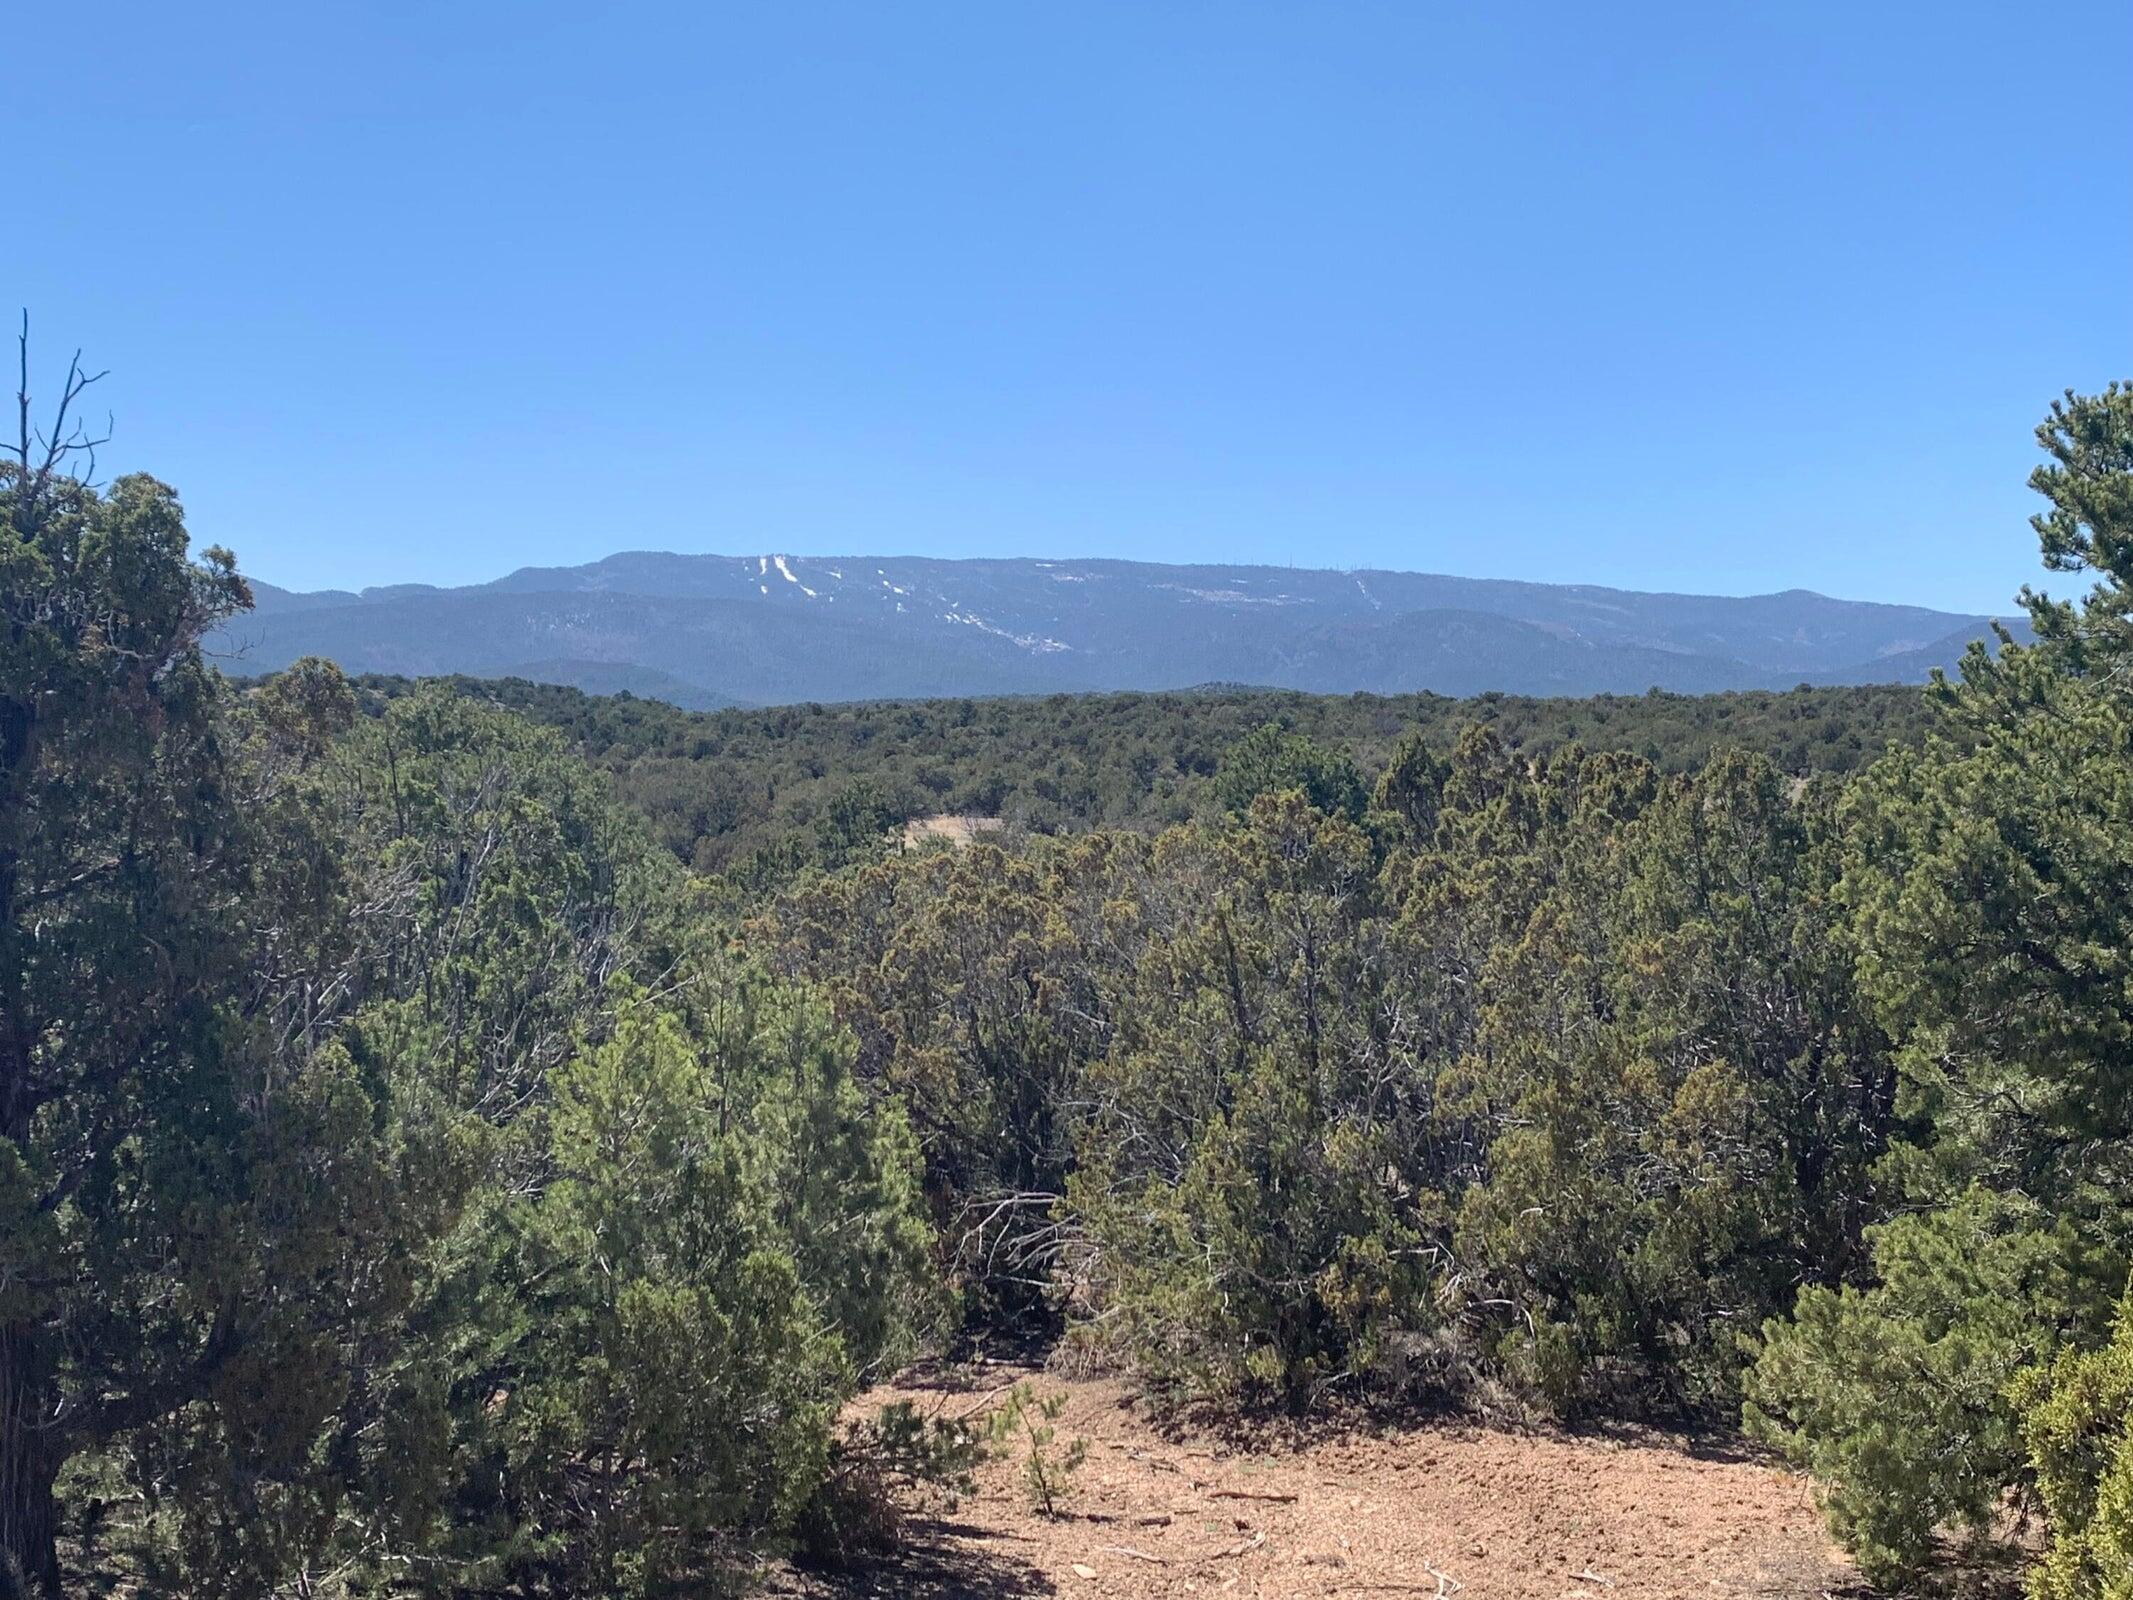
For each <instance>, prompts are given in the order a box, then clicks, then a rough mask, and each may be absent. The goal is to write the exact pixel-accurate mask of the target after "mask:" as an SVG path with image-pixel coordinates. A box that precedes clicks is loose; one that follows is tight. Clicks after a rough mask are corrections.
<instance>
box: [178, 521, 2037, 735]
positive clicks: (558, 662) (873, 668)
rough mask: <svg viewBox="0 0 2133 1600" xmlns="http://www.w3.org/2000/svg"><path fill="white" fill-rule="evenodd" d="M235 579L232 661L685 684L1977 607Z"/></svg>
mask: <svg viewBox="0 0 2133 1600" xmlns="http://www.w3.org/2000/svg"><path fill="white" fill-rule="evenodd" d="M253 589H254V593H255V596H256V598H257V601H258V605H257V609H256V610H255V611H253V612H252V613H250V614H249V615H247V616H245V617H241V618H238V619H236V620H235V621H233V622H232V623H230V624H229V625H228V626H227V627H226V628H225V629H223V630H222V631H221V633H220V634H218V635H217V636H216V638H215V639H214V640H213V641H211V643H212V645H213V647H214V648H215V649H216V650H217V652H218V653H219V654H220V655H221V656H222V658H223V664H224V665H225V667H227V668H228V669H229V670H232V671H236V672H264V671H270V670H273V669H276V668H279V667H282V666H286V665H287V664H288V663H289V662H291V661H294V660H296V659H297V658H298V657H300V656H305V655H323V656H329V657H331V658H332V659H334V660H336V661H338V662H340V664H341V665H342V666H343V667H344V668H346V669H347V670H349V671H351V672H391V673H401V674H407V675H431V674H442V673H467V674H472V675H477V676H487V677H498V676H514V677H525V678H531V679H534V680H535V681H538V682H547V683H563V684H569V685H571V686H573V687H577V688H583V689H588V690H591V691H593V692H596V693H612V692H615V691H616V690H620V689H627V690H629V691H630V692H632V693H636V694H640V695H645V696H649V697H653V698H658V699H663V700H671V701H674V702H676V703H678V704H682V705H686V706H690V707H693V708H709V707H716V706H722V705H731V704H736V703H740V704H783V703H791V702H800V701H818V700H871V699H884V698H918V697H927V696H962V695H970V696H977V695H994V694H1044V693H1055V692H1075V691H1085V690H1103V689H1174V688H1186V687H1191V686H1193V685H1196V684H1203V683H1211V682H1225V683H1238V684H1255V685H1262V686H1266V687H1272V688H1286V689H1303V690H1309V691H1313V692H1317V693H1353V692H1359V691H1368V692H1372V693H1379V694H1395V693H1405V692H1410V691H1415V690H1425V689H1426V690H1431V691H1434V692H1436V693H1439V694H1447V695H1469V694H1478V693H1482V692H1486V691H1489V690H1497V691H1501V692H1504V693H1508V694H1536V695H1587V694H1600V693H1615V694H1622V693H1641V692H1642V691H1643V690H1645V689H1648V688H1653V687H1658V688H1662V689H1670V690H1676V691H1680V692H1708V691H1713V690H1722V689H1750V688H1790V687H1792V686H1793V685H1794V684H1797V683H1801V682H1808V683H1826V684H1846V683H1890V682H1922V681H1923V680H1924V679H1925V678H1926V676H1927V675H1928V673H1929V672H1930V670H1931V669H1932V668H1933V667H1936V666H1939V667H1952V666H1953V665H1954V663H1955V662H1956V661H1957V660H1958V659H1960V657H1961V655H1962V652H1963V648H1964V647H1965V646H1966V645H1967V644H1968V642H1969V641H1970V640H1971V639H1973V638H1979V637H1989V636H1990V633H1991V624H1992V620H1993V619H1991V618H1989V617H1986V616H1982V615H1974V616H1965V615H1963V614H1960V613H1956V612H1946V611H1935V610H1930V609H1928V608H1925V607H1922V606H1904V605H1886V604H1880V603H1876V602H1871V601H1859V600H1835V599H1831V598H1829V597H1827V596H1825V595H1819V594H1814V593H1812V592H1810V591H1807V590H1803V589H1793V590H1787V591H1785V592H1784V593H1782V594H1768V595H1751V596H1746V597H1740V598H1733V597H1727V596H1719V595H1693V594H1659V593H1645V592H1640V591H1637V590H1628V589H1608V588H1600V587H1595V586H1592V585H1583V584H1547V583H1530V582H1521V581H1516V580H1510V579H1487V578H1453V577H1443V576H1438V575H1433V574H1428V573H1416V572H1392V571H1375V570H1364V571H1332V570H1322V569H1313V568H1290V567H1253V566H1213V565H1166V564H1161V563H1155V562H1132V561H1109V560H1103V561H1095V560H1091V561H1078V560H1056V561H1043V560H1035V559H1029V558H1021V557H1017V558H1007V559H981V560H944V559H937V558H931V557H912V556H794V555H778V554H763V555H748V556H730V555H675V554H671V553H666V552H660V551H625V552H622V553H619V554H616V555H612V556H608V557H606V558H604V559H602V560H599V561H594V562H591V563H588V564H587V565H584V566H579V567H523V568H520V569H519V570H518V571H516V572H513V573H511V574H509V575H508V576H506V577H503V578H499V579H497V580H496V581H495V582H493V583H486V584H476V585H471V586H468V587H465V588H455V589H443V588H432V587H430V586H427V585H422V584H395V585H391V586H389V587H385V588H377V589H366V590H364V591H363V592H361V593H360V594H357V593H351V592H348V591H345V590H324V591H319V592H316V593H308V594H307V593H297V592H293V591H290V590H286V589H279V588H276V587H275V586H273V585H271V584H265V583H255V584H254V585H253ZM2005 620H2007V621H2008V623H2009V626H2011V627H2013V628H2014V629H2015V631H2016V635H2017V637H2026V628H2024V627H2023V626H2022V625H2021V624H2019V623H2016V622H2014V621H2013V620H2012V619H2005Z"/></svg>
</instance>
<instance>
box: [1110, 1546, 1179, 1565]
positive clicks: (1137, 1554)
mask: <svg viewBox="0 0 2133 1600" xmlns="http://www.w3.org/2000/svg"><path fill="white" fill-rule="evenodd" d="M1097 1549H1099V1550H1101V1551H1102V1552H1103V1553H1104V1554H1105V1555H1107V1556H1131V1557H1132V1558H1133V1559H1134V1560H1135V1561H1145V1562H1147V1563H1148V1564H1149V1565H1150V1566H1156V1567H1167V1566H1169V1565H1170V1562H1169V1561H1168V1560H1167V1559H1165V1558H1164V1557H1162V1556H1152V1555H1150V1554H1149V1553H1148V1552H1147V1551H1145V1550H1136V1549H1134V1548H1133V1546H1131V1545H1130V1544H1104V1545H1098V1546H1097Z"/></svg>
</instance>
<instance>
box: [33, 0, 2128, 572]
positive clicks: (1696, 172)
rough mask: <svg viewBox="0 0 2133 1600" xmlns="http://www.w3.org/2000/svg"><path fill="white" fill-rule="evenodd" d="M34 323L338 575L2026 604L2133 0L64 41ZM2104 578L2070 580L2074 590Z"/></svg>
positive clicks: (714, 12)
mask: <svg viewBox="0 0 2133 1600" xmlns="http://www.w3.org/2000/svg"><path fill="white" fill-rule="evenodd" d="M8 35H9V41H10V53H11V56H12V57H13V59H14V60H15V61H16V62H17V63H18V66H17V67H16V68H15V69H11V70H10V71H9V72H8V74H7V85H8V86H7V90H6V92H5V96H4V103H0V121H4V123H5V124H6V127H5V132H6V136H7V137H6V144H7V148H8V149H9V151H10V153H11V156H12V157H13V161H12V165H13V168H14V173H15V177H14V182H13V183H12V184H11V185H10V193H11V195H12V197H13V198H12V199H11V200H10V201H9V202H8V205H7V207H6V209H5V215H6V217H7V222H6V231H7V234H8V236H9V237H8V244H7V248H6V250H5V253H4V255H0V303H4V304H6V305H7V306H9V307H12V306H15V305H27V306H28V307H29V308H30V311H31V315H32V319H33V332H34V333H35V335H36V341H37V343H36V355H37V357H38V370H39V371H40V372H41V373H42V374H44V375H45V376H46V377H47V379H48V380H49V378H50V377H51V375H52V374H53V371H54V367H55V365H56V364H61V363H63V360H64V356H65V354H66V352H67V350H68V349H69V348H71V346H73V345H74V344H77V343H78V344H81V345H84V346H86V347H87V349H88V352H89V355H90V357H91V358H92V359H93V360H94V361H95V362H97V363H98V364H102V365H108V366H110V367H111V368H113V369H114V370H113V374H112V376H111V378H110V379H108V380H107V381H106V383H105V385H104V389H103V399H104V403H105V404H106V405H108V406H109V407H110V408H111V409H113V410H115V411H116V413H117V426H118V437H117V441H116V443H115V444H114V446H113V447H112V448H111V450H110V451H109V452H107V463H108V464H109V465H112V466H116V467H121V468H133V467H141V468H146V469H149V470H152V471H154V472H156V473H157V474H158V475H160V476H162V477H165V478H167V479H169V480H171V481H172V482H174V483H176V484H177V485H178V486H179V488H180V490H181V491H182V492H183V494H184V495H185V498H186V501H187V504H188V507H189V510H190V520H191V524H192V527H193V530H194V533H195V536H196V538H200V539H213V540H218V541H220V542H223V543H226V544H228V545H230V546H232V547H233V548H234V549H235V550H236V551H237V552H238V555H239V557H240V560H241V562H242V563H243V565H244V566H245V568H246V569H247V570H249V571H251V572H252V573H254V574H255V575H258V576H261V577H264V578H268V579H270V580H273V581H275V582H279V583H284V584H289V585H293V586H297V587H319V586H325V585H348V586H355V585H361V584H367V583H378V582H388V581H395V580H422V581H429V582H438V583H456V582H467V581H473V580H479V579H482V578H487V577H491V576H494V575H497V574H499V573H502V572H504V571H507V570H509V569H510V568H512V567H515V566H519V565H522V564H526V563H553V562H569V561H579V560H587V559H591V558H594V557H597V556H599V555H602V554H605V553H607V552H609V551H611V550H615V549H622V548H662V549H677V550H738V551H758V550H786V551H795V552H810V551H812V552H862V551H865V552H873V551H880V552H896V553H923V554H937V555H973V554H1046V555H1063V554H1089V555H1118V556H1135V557H1146V558H1153V559H1177V560H1197V559H1207V560H1239V561H1270V562H1291V561H1293V562H1296V563H1299V564H1307V565H1315V566H1361V565H1376V566H1390V567H1409V568H1417V569H1423V570H1434V571H1445V572H1457V573H1468V574H1478V575H1500V576H1525V577H1536V578H1545V579H1562V580H1580V581H1595V582H1607V583H1615V584H1621V585H1625V586H1631V587H1648V588H1658V587H1665V588H1678V589H1696V590H1713V591H1720V592H1732V593H1743V592H1751V591H1761V590H1769V589H1777V588H1785V587H1790V586H1794V585H1799V586H1804V587H1809V588H1816V589H1821V590H1824V591H1827V592H1831V593H1837V594H1846V595H1857V596H1862V597H1870V598H1888V599H1916V600H1921V601H1925V602H1928V603H1934V604H1940V605H1944V606H1948V607H1951V608H1960V609H1985V608H1993V609H1999V608H2003V607H2004V606H2005V604H2006V602H2007V599H2008V596H2009V595H2010V593H2011V591H2012V590H2013V589H2014V588H2015V587H2016V586H2017V585H2018V584H2020V583H2021V582H2022V581H2023V580H2024V579H2025V578H2028V577H2030V576H2032V575H2033V574H2034V573H2035V570H2036V564H2035V560H2034V547H2033V544H2032V542H2031V540H2030V537H2029V534H2028V532H2027V529H2026V527H2025V525H2024V518H2025V517H2026V515H2027V514H2028V511H2029V503H2028V502H2029V498H2030V497H2029V496H2028V494H2027V492H2026V491H2025V490H2024V489H2023V487H2022V482H2023V479H2024V478H2025V477H2026V475H2027V473H2028V470H2029V467H2030V465H2031V462H2032V460H2033V458H2034V447H2033V445H2032V443H2031V440H2030V429H2031V427H2032V426H2033V425H2034V423H2035V421H2036V420H2037V418H2038V416H2039V415H2040V414H2041V413H2042V411H2043V409H2044V407H2045V405H2046V403H2047V402H2048V401H2049V400H2050V399H2051V397H2052V396H2053V395H2054V394H2056V393H2057V392H2058V391H2059V390H2060V389H2062V388H2064V387H2067V386H2073V387H2076V388H2091V387H2096V386H2100V385H2101V384H2102V383H2104V382H2105V381H2106V380H2107V379H2110V378H2115V377H2125V376H2129V375H2133V166H2129V165H2128V163H2127V161H2126V108H2127V98H2128V92H2129V91H2128V85H2129V81H2133V6H2128V5H2127V4H2126V3H2125V0H2068V3H2065V4H2060V5H2056V6H2050V7H2037V6H2022V5H2012V4H2007V3H2005V0H2000V3H1994V4H1967V3H1935V4H1916V5H1882V4H1869V5H1859V4H1842V5H1837V4H1766V5H1755V6H1736V5H1724V4H1721V5H1712V4H1710V3H1709V0H1702V3H1698V4H1693V5H1679V6H1659V5H1639V4H1635V3H1625V4H1622V5H1613V6H1597V5H1591V4H1583V3H1580V4H1561V5H1527V6H1517V7H1512V6H1497V5H1487V4H1472V3H1467V4H1459V5H1451V4H1433V3H1424V0H1407V3H1400V4H1383V5H1368V4H1343V3H1338V0H1294V3H1291V4H1284V5H1254V4H1244V3H1219V4H1215V3H1210V4H1188V3H1182V0H1179V3H1165V0H1134V3H1122V4H1108V3H1096V0H1073V3H1071V4H1062V3H1054V4H1049V5H1038V4H1033V3H1021V0H971V3H968V4H960V5H936V4H919V3H910V0H894V3H884V0H865V3H855V4H849V5H845V4H838V5H829V4H814V3H810V0H776V3H763V4H756V5H747V6H724V5H697V4H682V3H675V4H659V5H652V4H614V5H596V4H584V3H578V4H570V5H543V4H537V3H521V4H509V5H505V4H471V3H457V0H440V3H424V4H404V5H393V6H385V5H325V4H309V3H306V4H297V5H289V4H276V5H273V6H266V5H259V6H238V5H215V4H212V3H203V4H200V5H186V6H179V5H169V4H166V3H158V4H155V5H143V4H130V3H128V4H102V5H98V6H95V7H91V8H88V9H86V10H81V9H78V8H68V7H61V6H35V7H30V8H28V9H27V10H25V11H22V12H21V13H20V14H19V15H17V16H15V17H13V18H11V20H10V22H9V24H8ZM2060 586H2061V587H2065V580H2063V579H2062V580H2060Z"/></svg>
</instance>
